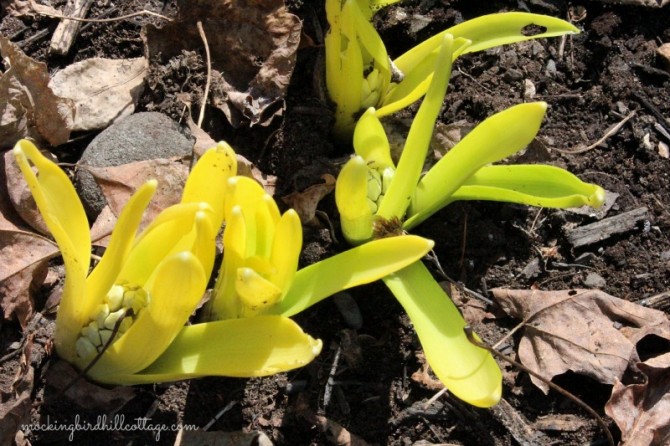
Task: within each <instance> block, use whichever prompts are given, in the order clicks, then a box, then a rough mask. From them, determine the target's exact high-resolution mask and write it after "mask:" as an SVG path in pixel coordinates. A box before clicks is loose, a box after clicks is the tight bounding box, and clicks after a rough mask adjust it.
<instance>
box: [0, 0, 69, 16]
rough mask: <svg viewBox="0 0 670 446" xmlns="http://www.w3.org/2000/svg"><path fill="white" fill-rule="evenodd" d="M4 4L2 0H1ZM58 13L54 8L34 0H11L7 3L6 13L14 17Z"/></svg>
mask: <svg viewBox="0 0 670 446" xmlns="http://www.w3.org/2000/svg"><path fill="white" fill-rule="evenodd" d="M3 4H4V2H3ZM42 14H43V15H58V14H60V13H59V11H58V10H57V9H56V8H53V7H51V6H48V5H41V4H39V3H37V2H36V1H35V0H11V1H9V2H8V5H7V15H11V16H14V17H23V16H29V17H34V16H36V15H42Z"/></svg>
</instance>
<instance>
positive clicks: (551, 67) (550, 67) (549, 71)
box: [544, 59, 558, 77]
mask: <svg viewBox="0 0 670 446" xmlns="http://www.w3.org/2000/svg"><path fill="white" fill-rule="evenodd" d="M557 73H558V70H557V69H556V62H554V60H553V59H549V61H548V62H547V67H546V68H545V69H544V74H545V75H547V76H549V77H555V76H556V74H557Z"/></svg>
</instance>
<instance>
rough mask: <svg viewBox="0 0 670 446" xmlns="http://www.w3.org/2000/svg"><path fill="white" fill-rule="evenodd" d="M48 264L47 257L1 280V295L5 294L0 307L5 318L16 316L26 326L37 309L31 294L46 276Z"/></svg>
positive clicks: (22, 326)
mask: <svg viewBox="0 0 670 446" xmlns="http://www.w3.org/2000/svg"><path fill="white" fill-rule="evenodd" d="M47 266H48V265H47V261H46V259H42V261H40V262H38V263H35V264H33V265H30V266H28V267H26V268H24V269H22V270H21V271H19V272H18V273H16V274H14V275H13V276H10V277H8V278H7V279H5V280H3V281H2V282H0V296H3V297H2V300H1V301H0V307H2V312H3V314H4V315H5V319H10V318H11V317H12V315H14V316H16V319H17V320H18V321H19V324H20V325H21V328H22V329H25V328H26V325H28V322H29V321H30V318H31V317H32V316H33V313H34V311H35V304H34V302H33V299H32V297H31V296H32V294H33V292H34V291H35V290H36V289H37V288H39V286H40V285H41V284H42V282H43V281H44V279H45V278H46V276H47V271H48V268H47Z"/></svg>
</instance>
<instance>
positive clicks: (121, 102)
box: [49, 57, 148, 131]
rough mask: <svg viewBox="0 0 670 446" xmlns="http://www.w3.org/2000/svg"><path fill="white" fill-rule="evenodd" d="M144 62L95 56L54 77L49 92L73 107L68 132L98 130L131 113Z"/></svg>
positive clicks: (143, 71) (141, 82)
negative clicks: (70, 130)
mask: <svg viewBox="0 0 670 446" xmlns="http://www.w3.org/2000/svg"><path fill="white" fill-rule="evenodd" d="M147 69H148V62H147V60H146V59H145V58H144V57H138V58H135V59H103V58H99V57H95V58H92V59H86V60H82V61H79V62H76V63H73V64H72V65H69V66H67V67H65V68H64V69H62V70H60V71H59V72H58V73H56V74H55V75H54V77H53V78H52V79H51V82H50V83H49V86H50V87H51V89H52V90H53V91H54V93H56V94H57V95H58V96H60V97H62V98H68V99H71V100H72V102H73V104H74V107H75V114H74V122H73V124H72V130H79V131H83V130H98V129H103V128H106V127H108V126H109V125H111V124H112V123H113V122H115V121H117V120H119V119H122V118H124V117H126V116H128V115H130V114H132V113H133V112H134V111H135V104H136V103H137V101H138V100H139V97H140V95H141V94H142V91H143V90H144V78H145V76H146V74H147Z"/></svg>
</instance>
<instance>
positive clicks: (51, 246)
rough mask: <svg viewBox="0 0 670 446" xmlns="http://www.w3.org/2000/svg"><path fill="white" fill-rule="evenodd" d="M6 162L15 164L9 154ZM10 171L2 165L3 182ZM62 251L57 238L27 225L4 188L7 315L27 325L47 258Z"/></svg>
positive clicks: (0, 290)
mask: <svg viewBox="0 0 670 446" xmlns="http://www.w3.org/2000/svg"><path fill="white" fill-rule="evenodd" d="M3 162H4V163H6V164H7V165H9V164H11V165H13V164H14V163H13V160H11V159H9V158H7V157H5V158H4V159H3ZM6 172H7V170H6V169H0V184H5V183H7V177H6V176H5V173H6ZM17 175H19V176H21V175H20V174H17ZM21 178H22V177H21ZM58 252H59V251H58V247H57V246H56V244H55V243H54V242H52V241H51V240H49V239H47V238H46V237H43V236H41V235H38V234H35V233H33V232H31V231H30V230H28V229H26V228H25V227H24V222H23V221H22V220H21V217H20V216H19V215H18V214H17V212H16V210H15V209H14V207H13V206H12V203H11V200H10V198H9V194H8V193H7V191H6V190H3V189H0V308H2V310H3V314H4V317H5V319H10V318H12V317H13V316H16V318H17V320H18V321H19V323H20V324H21V326H22V327H25V326H26V323H27V322H28V320H29V319H30V317H31V316H32V314H33V311H34V302H33V300H32V298H31V292H30V291H31V289H32V288H34V287H36V286H39V285H41V283H42V282H43V280H44V277H45V274H46V265H47V261H48V260H49V259H50V258H52V257H54V256H56V255H57V254H58Z"/></svg>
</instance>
